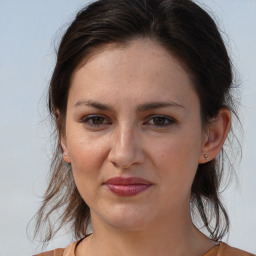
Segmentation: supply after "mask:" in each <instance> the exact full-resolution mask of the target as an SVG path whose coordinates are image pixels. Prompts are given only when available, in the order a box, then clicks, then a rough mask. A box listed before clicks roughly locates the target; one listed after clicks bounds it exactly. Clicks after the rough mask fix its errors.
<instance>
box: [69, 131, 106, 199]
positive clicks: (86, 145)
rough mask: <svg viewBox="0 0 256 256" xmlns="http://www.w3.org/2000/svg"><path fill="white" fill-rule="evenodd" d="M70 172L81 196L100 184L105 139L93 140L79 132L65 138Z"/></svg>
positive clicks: (104, 159)
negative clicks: (70, 167)
mask: <svg viewBox="0 0 256 256" xmlns="http://www.w3.org/2000/svg"><path fill="white" fill-rule="evenodd" d="M67 142H68V149H69V155H70V160H71V166H72V172H73V175H74V179H75V183H76V186H77V188H78V190H79V192H80V193H81V195H82V196H83V195H84V194H87V193H88V191H93V190H94V189H95V187H96V186H95V185H97V184H101V182H102V179H101V170H102V166H103V165H104V164H105V161H106V156H107V153H108V148H107V145H108V142H107V140H106V138H104V137H101V138H98V139H96V138H94V137H93V136H89V135H88V134H87V135H85V133H84V132H79V130H78V131H77V132H75V133H73V134H71V135H70V136H69V137H68V138H67Z"/></svg>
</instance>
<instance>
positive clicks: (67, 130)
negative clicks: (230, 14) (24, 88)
mask: <svg viewBox="0 0 256 256" xmlns="http://www.w3.org/2000/svg"><path fill="white" fill-rule="evenodd" d="M231 87H232V70H231V63H230V60H229V57H228V54H227V51H226V48H225V45H224V43H223V41H222V38H221V36H220V34H219V32H218V30H217V28H216V25H215V23H214V21H213V20H212V19H211V17H210V16H209V15H208V14H207V13H206V12H205V11H204V10H202V9H201V8H200V7H199V6H198V5H196V4H195V3H194V2H192V1H190V0H122V1H120V0H99V1H97V2H95V3H92V4H91V5H89V6H88V7H87V8H85V9H84V10H82V11H81V12H79V13H78V15H77V17H76V19H75V20H74V21H73V23H72V24H71V26H70V27H69V28H68V30H67V32H66V33H65V35H64V36H63V38H62V41H61V44H60V47H59V50H58V59H57V63H56V67H55V70H54V73H53V75H52V79H51V83H50V88H49V110H50V113H51V115H52V118H53V119H54V121H55V123H56V128H57V129H56V131H57V134H58V135H57V138H58V140H57V145H56V153H55V156H54V158H53V162H52V166H51V167H52V168H51V170H52V171H51V179H50V182H49V186H48V189H47V191H46V193H45V197H44V202H43V205H42V206H41V208H40V209H39V212H38V217H37V226H36V230H37V232H38V230H39V229H40V228H41V227H42V226H43V225H45V224H48V233H47V237H46V238H45V241H49V240H50V239H51V238H52V237H53V235H54V234H55V233H56V232H57V231H58V230H59V229H60V228H61V227H63V226H64V225H65V224H71V228H72V231H73V232H74V235H75V237H76V238H77V239H78V240H77V242H74V243H73V244H71V245H70V246H68V247H67V248H65V249H57V250H55V251H51V252H47V253H43V254H40V255H64V256H71V255H72V256H74V255H76V256H87V255H90V256H94V255H97V256H100V255H124V256H125V255H138V256H140V255H147V256H150V255H160V256H165V255H191V256H201V255H207V256H210V255H221V256H224V255H252V254H249V253H246V252H242V251H240V250H238V249H234V248H231V247H230V246H228V245H226V244H225V243H222V242H221V238H222V237H223V236H224V235H225V234H226V233H227V232H228V227H229V220H228V215H227V213H226V211H225V209H224V207H223V205H222V203H221V201H220V199H219V185H220V182H221V176H222V172H223V166H224V162H225V161H226V159H225V158H224V157H223V155H224V151H223V144H224V142H225V140H226V138H227V136H228V134H229V131H230V127H231V113H233V114H235V115H236V113H235V110H234V105H233V101H232V95H231V92H230V91H231ZM232 117H233V115H232ZM55 212H58V214H59V218H58V222H57V223H59V226H57V227H55V226H54V225H52V222H51V219H50V217H51V216H52V214H54V213H55ZM196 215H198V216H200V218H201V220H202V222H203V224H204V227H205V228H206V231H207V232H208V233H207V234H208V236H207V235H204V234H203V233H201V232H200V231H199V229H198V228H197V227H196V226H195V224H196V219H195V216H196ZM212 219H213V220H212ZM89 224H91V227H92V234H91V235H89V234H88V232H87V230H88V225H89Z"/></svg>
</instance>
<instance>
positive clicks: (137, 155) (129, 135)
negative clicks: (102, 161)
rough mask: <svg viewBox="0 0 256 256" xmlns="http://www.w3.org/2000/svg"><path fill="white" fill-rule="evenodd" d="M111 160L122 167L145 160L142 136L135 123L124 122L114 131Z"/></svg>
mask: <svg viewBox="0 0 256 256" xmlns="http://www.w3.org/2000/svg"><path fill="white" fill-rule="evenodd" d="M109 160H110V161H111V162H112V163H114V164H115V165H117V166H119V167H121V168H129V167H130V166H131V165H133V164H136V163H137V164H138V163H141V162H142V161H143V150H142V145H141V136H140V134H139V131H138V129H136V127H135V125H133V124H131V123H129V122H123V123H122V124H120V125H119V126H118V127H117V128H116V129H115V131H114V132H113V137H112V143H111V150H110V153H109Z"/></svg>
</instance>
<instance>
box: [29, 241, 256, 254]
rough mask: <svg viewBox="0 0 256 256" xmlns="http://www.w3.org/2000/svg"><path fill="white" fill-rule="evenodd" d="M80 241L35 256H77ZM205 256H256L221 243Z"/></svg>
mask: <svg viewBox="0 0 256 256" xmlns="http://www.w3.org/2000/svg"><path fill="white" fill-rule="evenodd" d="M79 242H80V241H76V242H74V243H72V244H70V245H69V246H68V247H66V248H65V249H60V248H59V249H55V250H53V251H49V252H44V253H39V254H36V255H34V256H75V250H76V246H77V244H78V243H79ZM88 256H89V255H88ZM203 256H256V255H255V254H252V253H248V252H245V251H242V250H239V249H236V248H233V247H231V246H229V245H227V244H226V243H223V242H220V244H219V245H217V246H215V247H213V248H212V249H211V250H210V251H209V252H207V253H206V254H205V255H203Z"/></svg>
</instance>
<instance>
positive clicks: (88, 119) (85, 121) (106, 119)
mask: <svg viewBox="0 0 256 256" xmlns="http://www.w3.org/2000/svg"><path fill="white" fill-rule="evenodd" d="M93 118H103V119H104V122H103V123H101V124H93V123H90V122H89V121H90V120H93ZM106 121H107V122H106ZM80 122H81V123H83V124H84V125H86V126H89V127H96V128H97V127H100V126H103V125H107V124H111V122H110V121H109V120H108V118H107V117H106V116H104V115H101V114H90V115H87V116H84V117H82V118H81V120H80Z"/></svg>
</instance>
